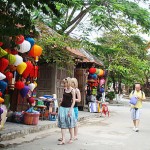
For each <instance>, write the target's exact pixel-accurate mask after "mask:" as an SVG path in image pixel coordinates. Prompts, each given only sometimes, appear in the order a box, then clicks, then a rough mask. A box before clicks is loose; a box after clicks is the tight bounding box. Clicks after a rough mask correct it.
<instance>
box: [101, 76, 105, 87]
mask: <svg viewBox="0 0 150 150" xmlns="http://www.w3.org/2000/svg"><path fill="white" fill-rule="evenodd" d="M104 83H105V79H104V78H102V79H100V86H102V85H103V84H104Z"/></svg>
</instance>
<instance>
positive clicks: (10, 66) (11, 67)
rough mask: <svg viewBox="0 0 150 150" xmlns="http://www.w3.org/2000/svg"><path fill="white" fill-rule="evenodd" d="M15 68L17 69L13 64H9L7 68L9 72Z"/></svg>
mask: <svg viewBox="0 0 150 150" xmlns="http://www.w3.org/2000/svg"><path fill="white" fill-rule="evenodd" d="M16 69H17V67H16V66H14V65H9V70H10V71H11V72H14V71H16Z"/></svg>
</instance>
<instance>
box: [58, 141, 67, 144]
mask: <svg viewBox="0 0 150 150" xmlns="http://www.w3.org/2000/svg"><path fill="white" fill-rule="evenodd" d="M57 145H65V142H62V141H61V142H60V143H58V144H57Z"/></svg>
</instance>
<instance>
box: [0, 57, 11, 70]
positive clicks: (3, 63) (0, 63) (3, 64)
mask: <svg viewBox="0 0 150 150" xmlns="http://www.w3.org/2000/svg"><path fill="white" fill-rule="evenodd" d="M8 64H9V61H8V60H7V59H6V58H1V59H0V71H1V72H4V70H5V69H6V68H7V66H8Z"/></svg>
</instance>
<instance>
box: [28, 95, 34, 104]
mask: <svg viewBox="0 0 150 150" xmlns="http://www.w3.org/2000/svg"><path fill="white" fill-rule="evenodd" d="M27 101H28V103H29V104H30V105H31V104H33V103H34V102H35V98H34V97H29V98H28V99H27Z"/></svg>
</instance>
